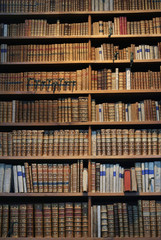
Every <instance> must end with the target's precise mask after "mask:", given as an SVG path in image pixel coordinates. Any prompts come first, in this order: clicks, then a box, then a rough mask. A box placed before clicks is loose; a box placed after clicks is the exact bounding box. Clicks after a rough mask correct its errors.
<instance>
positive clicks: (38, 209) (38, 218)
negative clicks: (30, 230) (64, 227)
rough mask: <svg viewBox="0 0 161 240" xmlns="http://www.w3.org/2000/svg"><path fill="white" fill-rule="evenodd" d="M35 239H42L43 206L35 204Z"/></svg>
mask: <svg viewBox="0 0 161 240" xmlns="http://www.w3.org/2000/svg"><path fill="white" fill-rule="evenodd" d="M34 207H35V209H34V212H35V237H39V238H41V237H43V205H42V204H35V205H34Z"/></svg>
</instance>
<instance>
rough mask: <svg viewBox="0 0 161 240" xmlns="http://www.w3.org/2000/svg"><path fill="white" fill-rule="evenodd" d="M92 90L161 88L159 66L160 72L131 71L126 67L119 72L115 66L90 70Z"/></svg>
mask: <svg viewBox="0 0 161 240" xmlns="http://www.w3.org/2000/svg"><path fill="white" fill-rule="evenodd" d="M91 85H92V90H106V89H107V90H131V89H138V90H139V89H160V88H161V67H160V72H153V71H151V70H149V71H147V72H131V68H126V71H125V72H120V71H119V68H116V69H115V71H114V72H113V71H112V69H106V68H104V69H99V70H92V76H91Z"/></svg>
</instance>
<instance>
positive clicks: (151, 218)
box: [91, 200, 161, 238]
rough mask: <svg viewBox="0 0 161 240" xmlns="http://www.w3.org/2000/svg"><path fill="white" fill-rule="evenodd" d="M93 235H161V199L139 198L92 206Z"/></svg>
mask: <svg viewBox="0 0 161 240" xmlns="http://www.w3.org/2000/svg"><path fill="white" fill-rule="evenodd" d="M91 236H92V237H98V238H100V237H121V238H124V237H137V238H139V237H145V238H148V237H149V238H150V237H160V236H161V201H155V200H138V201H137V202H133V203H130V202H128V203H126V202H123V203H122V202H117V203H110V204H109V203H108V204H106V205H105V204H104V205H103V204H102V205H93V206H92V207H91Z"/></svg>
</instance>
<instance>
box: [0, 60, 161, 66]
mask: <svg viewBox="0 0 161 240" xmlns="http://www.w3.org/2000/svg"><path fill="white" fill-rule="evenodd" d="M138 63H139V64H141V63H161V59H148V60H134V62H133V64H138ZM73 64H74V65H75V64H77V65H83V64H84V65H85V64H130V60H115V61H113V60H105V61H98V60H86V61H59V62H5V63H0V66H23V65H24V66H27V65H36V66H37V65H40V66H41V65H73Z"/></svg>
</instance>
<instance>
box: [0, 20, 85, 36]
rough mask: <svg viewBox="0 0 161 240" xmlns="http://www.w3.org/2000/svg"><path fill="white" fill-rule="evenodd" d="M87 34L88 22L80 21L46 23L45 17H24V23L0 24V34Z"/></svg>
mask: <svg viewBox="0 0 161 240" xmlns="http://www.w3.org/2000/svg"><path fill="white" fill-rule="evenodd" d="M66 35H88V22H81V23H60V20H57V22H56V23H52V24H51V23H48V22H47V20H45V19H26V20H25V22H24V23H18V24H16V23H12V24H4V23H1V24H0V36H3V37H22V36H23V37H24V36H28V37H29V36H40V37H42V36H66Z"/></svg>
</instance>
